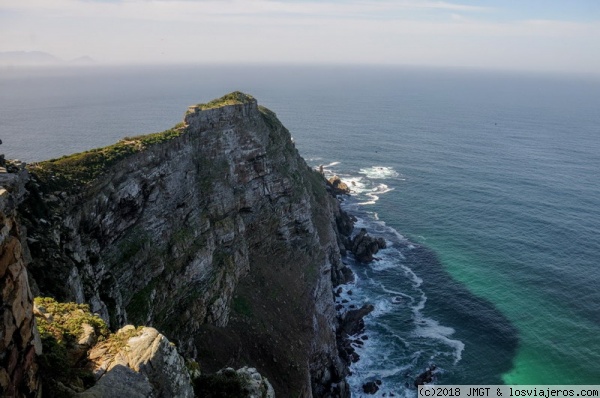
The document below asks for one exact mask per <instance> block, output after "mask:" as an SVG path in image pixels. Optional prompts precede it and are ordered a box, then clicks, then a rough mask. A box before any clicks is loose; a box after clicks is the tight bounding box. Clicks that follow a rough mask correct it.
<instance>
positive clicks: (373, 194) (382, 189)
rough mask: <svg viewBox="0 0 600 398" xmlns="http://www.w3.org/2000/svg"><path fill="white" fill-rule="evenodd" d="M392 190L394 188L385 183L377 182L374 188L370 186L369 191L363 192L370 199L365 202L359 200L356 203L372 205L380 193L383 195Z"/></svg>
mask: <svg viewBox="0 0 600 398" xmlns="http://www.w3.org/2000/svg"><path fill="white" fill-rule="evenodd" d="M393 190H394V189H393V188H390V187H389V186H387V185H386V184H379V185H377V186H376V187H375V188H372V189H371V190H370V191H365V192H364V193H365V194H366V196H367V197H369V198H370V199H371V200H368V201H366V202H359V203H358V204H359V205H373V204H375V203H376V202H377V201H378V200H379V196H380V195H383V194H384V193H388V192H390V191H393Z"/></svg>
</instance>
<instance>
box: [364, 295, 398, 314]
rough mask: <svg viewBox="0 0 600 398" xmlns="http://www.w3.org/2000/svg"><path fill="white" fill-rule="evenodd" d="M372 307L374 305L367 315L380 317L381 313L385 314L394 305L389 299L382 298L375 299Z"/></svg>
mask: <svg viewBox="0 0 600 398" xmlns="http://www.w3.org/2000/svg"><path fill="white" fill-rule="evenodd" d="M373 307H374V308H373V312H371V313H370V314H369V316H372V317H374V318H377V317H380V316H381V315H385V314H387V313H389V312H390V311H391V310H392V309H393V307H394V306H393V304H392V302H391V301H390V300H387V299H383V300H379V301H377V302H376V303H375V305H374V306H373Z"/></svg>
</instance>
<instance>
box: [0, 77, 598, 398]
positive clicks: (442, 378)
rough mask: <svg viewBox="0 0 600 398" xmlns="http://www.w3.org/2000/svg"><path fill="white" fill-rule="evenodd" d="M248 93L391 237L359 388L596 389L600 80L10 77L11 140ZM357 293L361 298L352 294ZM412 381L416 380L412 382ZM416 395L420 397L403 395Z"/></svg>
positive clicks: (28, 154)
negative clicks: (375, 384) (423, 382)
mask: <svg viewBox="0 0 600 398" xmlns="http://www.w3.org/2000/svg"><path fill="white" fill-rule="evenodd" d="M234 90H241V91H244V92H247V93H249V94H252V95H253V96H255V97H256V98H257V99H258V101H259V103H261V104H263V105H265V106H267V107H269V108H270V109H272V110H273V111H274V112H276V113H277V115H278V117H279V118H280V119H281V121H282V122H283V123H284V124H285V125H286V126H287V127H288V129H289V130H290V131H291V133H292V135H293V137H294V139H295V142H296V146H297V148H298V149H299V151H300V153H301V154H302V155H303V156H304V157H305V158H306V159H307V161H308V162H309V164H311V165H313V166H315V167H316V166H318V165H324V166H325V170H326V171H327V172H328V173H330V174H337V175H339V176H340V177H341V178H342V179H344V180H346V181H347V182H348V183H349V185H350V186H351V188H352V189H353V191H354V193H353V195H352V196H351V197H350V198H348V199H347V200H346V201H345V202H344V206H345V208H346V209H348V210H349V211H351V212H352V213H353V214H354V215H356V216H357V217H358V224H357V226H358V227H365V228H367V229H368V230H369V232H370V233H371V234H374V235H381V236H383V237H385V239H386V241H387V243H388V248H386V249H384V250H383V251H381V252H379V253H378V255H377V257H378V260H377V261H375V262H374V263H373V264H371V265H369V266H364V265H357V264H353V263H352V259H350V258H349V259H347V260H346V261H348V262H350V263H351V265H352V267H353V269H354V270H355V272H356V274H357V280H356V283H355V284H353V285H350V286H347V287H346V288H345V291H344V293H343V294H342V298H349V299H351V302H350V303H348V304H346V305H351V304H353V305H360V304H362V303H363V302H369V303H372V304H374V305H375V311H374V312H373V313H372V314H370V315H369V316H368V317H367V319H366V328H367V330H366V334H367V335H368V336H369V339H368V340H366V341H365V344H364V346H363V347H362V348H361V347H359V348H357V351H358V352H359V354H360V356H361V360H360V361H359V362H357V363H356V364H354V365H353V366H352V372H353V374H352V376H351V377H350V381H351V383H352V384H353V389H354V391H355V394H354V395H355V396H357V397H358V396H361V395H362V393H361V385H362V383H364V382H365V381H368V380H381V381H382V385H381V389H380V391H379V392H378V395H377V396H384V394H387V395H388V396H389V393H390V392H393V393H394V394H396V395H405V394H407V393H409V390H408V388H412V383H413V381H414V379H415V377H416V376H417V375H418V374H419V373H420V372H422V371H423V370H424V369H425V368H426V367H427V366H430V365H431V364H435V365H436V366H437V371H436V383H438V384H501V383H508V384H600V370H599V367H598V366H599V364H600V337H599V336H600V268H599V266H600V78H598V77H581V76H567V75H536V74H519V73H502V72H491V71H489V72H487V71H478V70H450V69H434V68H431V69H418V68H399V67H398V68H391V67H390V68H383V67H382V68H377V67H290V66H286V67H283V66H280V67H275V66H273V67H259V66H222V67H216V66H215V67H207V66H198V67H192V66H186V67H177V66H173V67H160V68H159V67H146V68H143V67H137V68H82V69H51V70H42V69H31V70H14V69H13V70H2V71H0V138H1V139H2V141H3V142H4V143H3V145H2V146H1V147H0V149H1V150H2V152H3V153H5V154H6V155H7V157H11V158H20V159H21V160H25V161H28V162H30V161H36V160H43V159H48V158H53V157H57V156H60V155H64V154H69V153H72V152H76V151H82V150H86V149H90V148H93V147H99V146H104V145H108V144H111V143H113V142H115V141H117V140H119V139H120V138H122V137H124V136H127V135H134V134H135V135H137V134H142V133H149V132H156V131H161V130H164V129H166V128H169V127H171V126H173V125H174V124H176V123H177V122H179V121H181V120H182V117H183V114H184V112H185V110H186V108H187V106H188V105H191V104H195V103H199V102H206V101H208V100H210V99H213V98H216V97H219V96H221V95H223V94H225V93H227V92H230V91H234ZM349 290H351V294H350V293H349V292H348V291H349ZM407 386H409V387H408V388H407ZM409 394H410V393H409Z"/></svg>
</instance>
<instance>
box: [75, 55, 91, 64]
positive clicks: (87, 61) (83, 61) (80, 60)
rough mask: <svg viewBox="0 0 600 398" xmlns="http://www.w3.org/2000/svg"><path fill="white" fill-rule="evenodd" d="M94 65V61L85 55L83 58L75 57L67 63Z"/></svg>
mask: <svg viewBox="0 0 600 398" xmlns="http://www.w3.org/2000/svg"><path fill="white" fill-rule="evenodd" d="M95 63H96V60H95V59H94V58H92V57H89V56H87V55H85V56H83V57H77V58H75V59H72V60H71V61H69V64H71V65H94V64H95Z"/></svg>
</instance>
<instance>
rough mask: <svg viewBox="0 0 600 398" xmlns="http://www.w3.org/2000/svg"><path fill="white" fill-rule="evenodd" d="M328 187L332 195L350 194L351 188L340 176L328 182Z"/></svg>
mask: <svg viewBox="0 0 600 398" xmlns="http://www.w3.org/2000/svg"><path fill="white" fill-rule="evenodd" d="M327 187H328V188H329V189H330V191H331V193H332V194H333V195H336V196H337V195H349V194H350V188H349V187H348V185H346V183H345V182H343V181H342V180H341V179H340V177H338V176H333V177H331V178H330V179H329V180H327Z"/></svg>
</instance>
